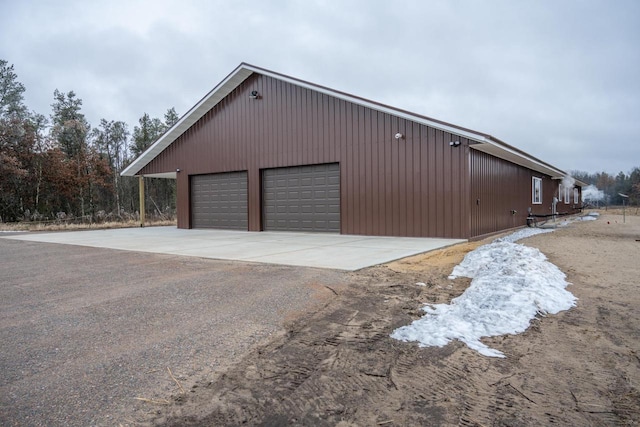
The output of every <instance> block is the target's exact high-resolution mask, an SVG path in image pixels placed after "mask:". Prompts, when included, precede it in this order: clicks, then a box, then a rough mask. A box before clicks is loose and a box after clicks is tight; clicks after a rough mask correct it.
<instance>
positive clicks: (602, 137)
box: [0, 0, 640, 173]
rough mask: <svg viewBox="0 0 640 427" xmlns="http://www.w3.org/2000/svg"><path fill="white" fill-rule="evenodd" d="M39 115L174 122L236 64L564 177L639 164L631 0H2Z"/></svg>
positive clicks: (5, 48) (4, 44)
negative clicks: (497, 147)
mask: <svg viewBox="0 0 640 427" xmlns="http://www.w3.org/2000/svg"><path fill="white" fill-rule="evenodd" d="M0 59H5V60H7V61H9V63H10V64H14V66H15V71H16V73H17V74H18V79H19V81H21V82H22V83H23V84H24V85H25V86H26V89H27V91H26V95H25V98H26V103H27V105H28V106H29V108H31V109H32V110H35V111H37V112H39V113H42V114H45V115H49V114H50V113H51V107H50V105H51V104H52V102H53V91H54V89H59V90H61V91H63V92H67V91H70V90H73V91H74V92H76V94H77V95H78V96H79V97H80V98H81V99H82V100H83V102H84V103H83V112H84V113H85V115H86V116H87V119H88V120H89V122H90V123H91V124H92V125H93V126H97V125H98V124H99V121H100V119H101V118H105V119H108V120H122V121H125V122H126V123H128V125H129V127H130V130H132V129H133V126H134V125H135V124H137V121H138V118H139V117H140V116H142V114H143V113H144V112H147V113H149V114H150V115H151V116H152V117H162V115H163V114H164V112H165V111H166V110H167V109H168V108H170V107H175V108H176V110H177V112H178V114H180V115H182V114H184V113H185V112H186V111H187V110H188V109H189V108H191V107H192V106H193V105H194V104H195V103H196V102H197V101H198V100H199V99H200V98H202V96H204V95H205V94H206V93H207V92H208V91H209V90H211V89H212V88H213V87H214V86H215V85H216V84H217V83H219V82H220V81H221V80H222V79H223V78H224V77H226V76H227V74H229V73H230V72H231V71H232V70H233V69H234V68H235V67H237V66H238V65H239V64H240V63H241V62H248V63H250V64H253V65H257V66H260V67H263V68H267V69H270V70H272V71H276V72H280V73H283V74H287V75H290V76H293V77H297V78H300V79H303V80H307V81H310V82H313V83H317V84H320V85H323V86H328V87H331V88H333V89H337V90H340V91H344V92H347V93H351V94H353V95H358V96H361V97H365V98H368V99H371V100H374V101H378V102H382V103H385V104H389V105H391V106H394V107H399V108H402V109H407V110H410V111H413V112H415V113H419V114H423V115H426V116H429V117H432V118H435V119H440V120H445V121H448V122H450V123H454V124H457V125H461V126H464V127H468V128H471V129H475V130H478V131H482V132H485V133H489V134H491V135H493V136H495V137H497V138H499V139H501V140H503V141H505V142H507V143H509V144H511V145H514V146H516V147H518V148H520V149H522V150H525V151H527V152H528V153H530V154H532V155H534V156H536V157H538V158H540V159H542V160H544V161H547V162H549V163H551V164H553V165H555V166H557V167H559V168H560V169H563V170H565V171H569V170H576V169H577V170H584V171H588V172H597V171H606V172H609V173H617V172H619V171H623V172H629V171H630V170H631V169H632V168H633V167H635V166H640V137H639V135H640V1H637V0H616V1H611V0H602V1H569V0H562V1H560V0H535V1H534V0H528V1H527V0H523V1H511V0H504V1H497V0H478V1H466V0H459V1H456V0H451V1H445V0H442V1H425V0H422V1H388V0H387V1H373V0H369V1H366V0H365V1H348V0H336V1H314V0H301V1H289V2H287V1H266V0H262V1H236V0H233V1H232V0H228V1H189V0H179V1H163V0H154V1H148V2H145V1H133V0H125V1H120V0H108V1H87V0H82V1H63V0H58V1H30V0H21V1H16V0H0Z"/></svg>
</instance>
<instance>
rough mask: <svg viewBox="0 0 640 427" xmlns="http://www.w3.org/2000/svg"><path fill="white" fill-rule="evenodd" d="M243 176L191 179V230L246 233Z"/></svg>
mask: <svg viewBox="0 0 640 427" xmlns="http://www.w3.org/2000/svg"><path fill="white" fill-rule="evenodd" d="M247 220H248V213H247V172H229V173H216V174H212V175H194V176H192V177H191V226H192V227H193V228H224V229H229V230H247V228H248V225H247Z"/></svg>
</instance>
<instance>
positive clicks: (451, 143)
mask: <svg viewBox="0 0 640 427" xmlns="http://www.w3.org/2000/svg"><path fill="white" fill-rule="evenodd" d="M449 145H450V146H452V147H459V146H460V141H451V142H450V143H449Z"/></svg>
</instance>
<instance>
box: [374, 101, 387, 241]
mask: <svg viewBox="0 0 640 427" xmlns="http://www.w3.org/2000/svg"><path fill="white" fill-rule="evenodd" d="M375 121H376V127H375V129H374V134H375V139H376V156H377V158H378V162H377V164H376V169H375V170H376V174H377V176H378V180H377V181H378V187H377V192H376V196H377V198H378V203H377V205H378V207H377V209H378V218H379V222H378V227H379V228H378V233H379V234H381V235H383V236H384V235H387V222H386V221H387V215H386V194H385V184H386V181H385V176H386V175H385V174H386V172H385V169H384V167H385V151H384V150H385V147H386V141H385V139H384V113H381V112H380V111H377V112H376V120H375Z"/></svg>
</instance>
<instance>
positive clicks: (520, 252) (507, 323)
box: [391, 229, 576, 357]
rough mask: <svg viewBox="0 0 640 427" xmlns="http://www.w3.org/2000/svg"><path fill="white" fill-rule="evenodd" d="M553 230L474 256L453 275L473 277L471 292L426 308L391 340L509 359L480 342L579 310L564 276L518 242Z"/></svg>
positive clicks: (528, 232) (500, 242)
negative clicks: (453, 345) (458, 345)
mask: <svg viewBox="0 0 640 427" xmlns="http://www.w3.org/2000/svg"><path fill="white" fill-rule="evenodd" d="M550 231H553V230H541V229H523V230H520V231H518V232H516V233H513V234H511V235H509V236H506V237H503V238H500V239H496V240H495V241H493V242H492V243H490V244H488V245H484V246H480V247H479V248H477V249H475V250H473V251H471V252H469V253H468V254H467V255H466V256H465V258H464V260H463V261H462V263H460V264H459V265H457V266H456V267H455V268H454V269H453V272H452V274H451V276H450V278H455V277H469V278H471V279H473V280H472V282H471V285H470V286H469V288H468V289H467V290H466V291H465V292H464V293H463V294H462V295H460V296H459V297H457V298H454V299H453V300H452V301H451V304H433V305H430V304H427V305H426V306H425V307H423V310H424V311H425V312H426V313H427V314H426V315H425V316H423V317H422V318H420V319H418V320H416V321H414V322H413V323H411V324H410V325H407V326H403V327H400V328H398V329H396V330H395V331H394V332H393V333H392V334H391V337H392V338H395V339H397V340H400V341H405V342H407V341H417V342H418V345H419V346H420V347H428V346H437V347H442V346H444V345H446V344H447V343H449V342H450V341H451V340H454V339H458V340H460V341H462V342H464V343H465V344H466V345H467V346H468V347H469V348H471V349H473V350H476V351H478V352H479V353H480V354H483V355H485V356H490V357H505V356H504V354H503V353H502V352H500V351H498V350H495V349H492V348H489V347H488V346H486V345H485V344H483V343H482V342H480V338H482V337H493V336H498V335H505V334H518V333H521V332H524V331H525V330H526V329H527V328H528V327H529V323H530V321H531V319H533V318H535V317H536V316H537V315H544V314H546V313H551V314H556V313H558V312H560V311H563V310H568V309H569V308H571V307H573V306H575V302H576V298H575V297H574V296H573V295H572V294H571V293H570V292H569V291H567V290H566V289H565V288H566V287H567V285H568V283H567V282H566V280H565V278H566V276H565V274H564V273H562V272H561V271H560V270H559V269H558V267H556V266H555V265H553V264H551V263H550V262H548V261H547V258H546V257H545V256H544V254H542V252H540V251H539V250H538V249H535V248H530V247H527V246H524V245H521V244H517V243H514V242H515V241H516V240H519V239H522V238H524V237H529V236H532V235H535V234H540V233H546V232H550Z"/></svg>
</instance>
